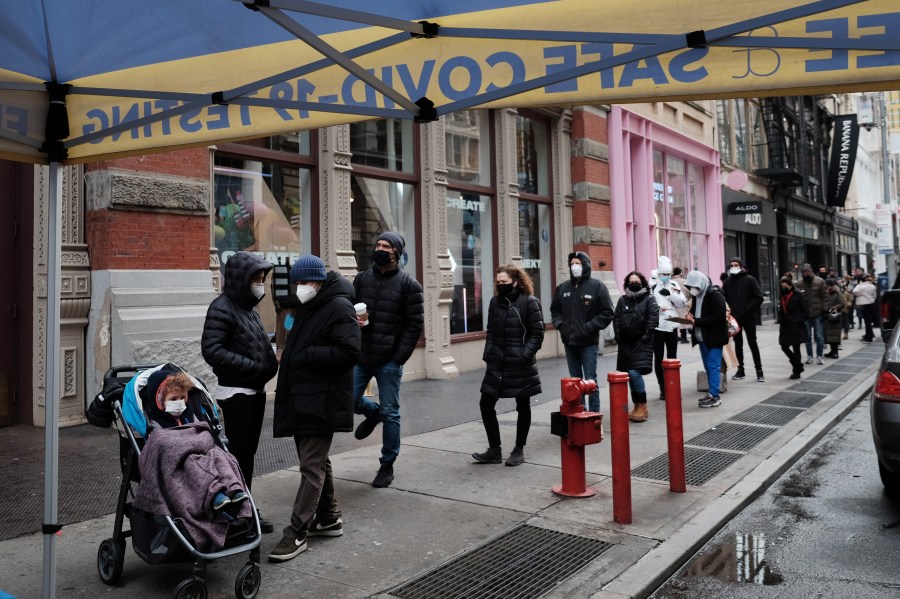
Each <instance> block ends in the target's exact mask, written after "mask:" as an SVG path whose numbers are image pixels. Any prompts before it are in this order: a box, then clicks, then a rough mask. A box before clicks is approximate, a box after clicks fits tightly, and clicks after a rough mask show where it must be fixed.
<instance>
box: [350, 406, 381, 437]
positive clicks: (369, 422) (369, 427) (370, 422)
mask: <svg viewBox="0 0 900 599" xmlns="http://www.w3.org/2000/svg"><path fill="white" fill-rule="evenodd" d="M379 422H381V412H378V415H377V416H371V417H368V416H367V417H366V419H365V420H363V421H362V422H360V423H359V426H357V427H356V430H355V431H354V432H353V436H354V437H356V438H357V439H359V440H360V441H362V440H363V439H365V438H366V437H368V436H369V435H371V434H372V431H374V430H375V427H376V426H378V423H379Z"/></svg>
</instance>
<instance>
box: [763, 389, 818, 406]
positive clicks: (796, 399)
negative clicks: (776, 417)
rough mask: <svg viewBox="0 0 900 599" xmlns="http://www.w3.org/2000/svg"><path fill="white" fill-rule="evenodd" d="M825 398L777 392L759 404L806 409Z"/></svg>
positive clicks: (790, 392)
mask: <svg viewBox="0 0 900 599" xmlns="http://www.w3.org/2000/svg"><path fill="white" fill-rule="evenodd" d="M823 397H825V396H824V395H823V394H821V393H794V392H793V391H779V392H778V393H776V394H775V395H773V396H772V397H770V398H769V399H767V400H765V401H761V402H759V403H760V405H763V404H765V405H775V406H785V407H788V408H801V409H804V410H805V409H806V408H809V407H812V406H814V405H816V404H817V403H819V402H820V401H822V398H823Z"/></svg>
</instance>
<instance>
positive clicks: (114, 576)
mask: <svg viewBox="0 0 900 599" xmlns="http://www.w3.org/2000/svg"><path fill="white" fill-rule="evenodd" d="M124 564H125V543H116V542H115V541H114V540H113V539H106V540H105V541H103V542H102V543H100V548H99V549H98V550H97V573H98V574H99V575H100V580H102V581H103V582H104V583H105V584H116V583H117V582H118V581H119V577H120V576H122V566H123V565H124Z"/></svg>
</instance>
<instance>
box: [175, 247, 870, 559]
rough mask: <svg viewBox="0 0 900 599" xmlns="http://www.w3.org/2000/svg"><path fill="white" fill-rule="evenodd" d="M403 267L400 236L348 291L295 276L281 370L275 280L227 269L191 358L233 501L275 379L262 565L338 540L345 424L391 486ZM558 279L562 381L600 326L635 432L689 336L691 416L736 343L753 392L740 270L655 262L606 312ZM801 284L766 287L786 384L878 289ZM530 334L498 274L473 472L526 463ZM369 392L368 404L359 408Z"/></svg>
mask: <svg viewBox="0 0 900 599" xmlns="http://www.w3.org/2000/svg"><path fill="white" fill-rule="evenodd" d="M404 252H405V240H404V239H403V237H402V236H401V235H400V234H398V233H396V232H392V231H386V232H384V233H382V234H381V235H380V236H379V237H378V239H377V240H376V244H375V247H374V250H373V254H372V263H373V266H372V267H371V268H370V269H367V270H364V271H362V272H360V273H359V274H358V275H357V276H356V277H355V279H354V281H353V283H352V284H351V283H350V282H349V281H348V280H346V279H345V278H344V277H343V276H341V275H340V274H339V273H337V272H334V271H328V270H327V269H326V267H325V264H324V262H323V261H322V259H321V258H319V257H317V256H313V255H306V256H302V257H301V258H300V259H299V260H297V261H296V262H295V263H294V265H293V268H292V269H291V271H290V278H291V282H292V283H294V284H296V296H297V300H298V302H299V304H298V306H297V307H296V308H295V309H294V310H293V314H292V317H293V325H292V326H291V328H290V331H289V335H288V337H287V341H286V343H285V346H284V349H283V351H282V352H281V354H280V356H279V357H276V355H275V352H274V351H273V348H272V345H271V343H270V340H269V338H268V335H267V334H266V333H265V329H264V327H263V325H262V322H261V320H260V317H259V314H258V312H257V310H256V306H257V304H258V303H259V302H260V301H261V300H262V298H263V297H264V295H265V279H266V275H267V274H268V273H269V272H270V271H271V270H272V268H273V266H272V265H271V264H269V263H268V262H266V261H264V260H262V259H261V258H258V257H257V256H255V255H253V254H251V253H248V252H238V253H236V254H234V255H233V256H232V257H231V258H230V259H229V261H228V262H227V263H226V265H225V269H224V273H223V274H224V286H223V287H224V288H223V293H222V294H221V295H220V296H219V297H218V298H216V299H215V300H214V301H213V302H212V304H211V305H210V307H209V310H208V313H207V318H206V323H205V326H204V331H203V338H202V353H203V357H204V359H205V360H206V361H207V362H208V363H209V364H210V366H212V368H213V372H214V373H215V375H216V376H217V378H218V387H217V390H216V392H215V395H214V399H215V400H216V401H217V402H218V404H219V405H220V406H221V409H222V414H223V416H224V420H225V422H224V428H225V433H226V436H227V438H228V440H229V448H230V451H231V453H232V454H233V455H234V463H235V464H236V465H237V467H239V470H240V472H239V474H240V477H236V478H235V480H236V481H238V479H240V481H241V484H242V485H245V487H243V486H237V483H236V486H235V488H236V489H237V491H240V490H241V489H243V488H246V490H247V491H249V490H250V487H251V484H252V479H253V464H254V458H255V454H256V450H257V447H258V444H259V439H260V435H261V432H262V425H263V420H264V414H265V401H266V396H265V392H264V387H265V385H266V384H267V383H268V382H269V381H270V380H271V379H272V378H273V377H274V376H275V375H276V373H277V375H278V378H277V387H276V391H275V404H274V409H275V413H274V423H273V431H272V432H273V435H274V436H275V437H292V438H293V440H294V444H295V446H296V450H297V459H298V463H299V471H300V475H301V479H300V483H299V486H298V489H297V493H296V498H295V500H294V504H293V507H292V510H291V517H290V521H289V522H288V523H287V524H286V525H285V526H284V527H283V529H282V539H281V540H280V541H279V542H278V543H277V544H276V545H275V546H274V548H273V549H272V550H271V551H270V553H269V556H268V557H269V560H270V561H273V562H283V561H287V560H290V559H293V558H294V557H296V556H297V555H299V554H300V553H302V552H303V551H305V550H306V548H307V538H308V537H315V536H322V537H337V536H341V535H342V534H343V520H342V513H341V511H340V509H339V507H338V501H337V497H336V496H335V489H334V481H333V472H332V468H331V461H330V458H329V453H330V450H331V444H332V440H333V437H334V434H335V433H340V432H350V431H353V414H354V413H356V414H361V415H363V416H364V419H363V420H362V422H361V423H360V424H359V425H358V426H357V428H356V429H355V431H354V436H355V437H356V438H357V439H365V438H366V437H368V436H369V435H370V434H372V432H374V431H375V429H376V428H377V427H378V425H379V424H380V425H382V448H381V457H380V460H379V468H378V472H377V473H376V475H375V478H374V480H373V481H372V486H373V487H375V488H385V487H388V486H389V485H390V484H391V483H392V481H393V479H394V470H393V467H394V463H395V461H396V459H397V457H398V456H399V453H400V439H401V434H400V432H401V429H400V387H401V382H402V376H403V366H404V364H405V363H406V362H407V360H409V358H410V357H411V356H412V354H413V351H414V349H415V346H416V343H417V342H418V340H419V337H420V335H421V333H422V329H423V326H424V304H423V291H422V286H421V285H420V284H419V282H418V281H416V280H415V278H414V277H413V276H412V275H411V274H409V273H407V272H405V271H404V270H403V268H402V263H403V257H404ZM567 267H568V274H569V277H568V278H567V279H566V280H564V281H563V282H561V283H560V284H559V286H558V287H557V288H556V290H555V293H554V295H553V299H552V302H551V305H550V310H549V312H550V315H551V319H552V323H553V325H554V327H555V328H556V329H557V330H558V331H559V333H560V337H561V341H562V343H563V346H564V348H565V355H566V363H567V367H568V371H569V375H570V376H572V377H578V378H584V379H593V380H596V378H597V360H598V353H599V352H598V346H599V343H600V335H601V332H602V331H603V330H604V329H606V328H607V327H608V326H609V325H610V324H611V325H612V326H613V334H614V338H615V341H616V343H617V345H618V352H617V359H616V369H617V370H620V371H623V372H627V373H628V383H629V389H630V394H631V401H632V404H633V408H632V410H631V412H630V413H629V420H631V421H632V422H636V423H641V422H645V421H647V420H648V418H649V416H650V410H649V407H648V402H647V389H646V386H645V382H644V377H645V376H646V375H649V374H650V373H651V372H654V373H655V375H656V380H657V384H658V386H659V399H660V400H663V401H665V400H666V392H665V385H664V380H663V371H662V361H663V359H665V358H668V359H674V358H676V357H677V350H678V345H679V343H680V342H684V339H683V338H682V335H683V334H686V333H687V332H688V331H690V334H691V343H692V345H695V346H698V348H699V353H700V357H701V361H702V364H703V368H704V371H705V374H706V392H705V394H704V395H703V396H702V397H701V398H699V400H698V406H699V407H700V408H715V407H718V406H719V405H721V397H720V392H721V389H722V387H723V383H724V380H723V378H722V377H723V376H724V374H726V373H727V367H726V362H725V359H724V358H723V355H725V356H726V357H727V355H728V353H729V349H730V348H731V347H733V348H734V356H735V358H734V361H735V364H734V366H736V367H737V370H736V372H735V374H734V376H732V380H735V381H739V380H742V379H744V378H746V372H745V362H744V352H743V341H744V340H745V339H746V341H747V345H748V347H749V350H750V354H751V356H752V360H753V367H754V369H755V372H756V381H758V382H765V375H764V373H763V365H762V357H761V354H760V349H759V346H758V343H757V337H756V326H757V325H758V324H759V323H760V307H761V305H762V302H763V295H762V293H761V291H760V286H759V283H758V281H757V280H756V279H755V278H754V277H752V276H751V275H750V274H749V273H747V271H746V270H745V268H744V262H743V260H742V259H741V258H740V257H735V258H732V259H731V260H730V261H729V263H728V272H727V273H723V275H722V277H721V281H722V283H723V284H722V286H721V287H720V286H717V285H713V283H712V281H711V280H710V278H709V276H708V275H707V274H705V273H703V272H700V271H698V270H691V271H690V272H688V273H687V275H686V276H685V277H682V276H681V272H682V271H681V270H680V269H678V268H675V267H674V266H673V264H672V261H671V260H670V259H669V258H668V257H666V256H660V257H659V258H658V262H657V269H656V270H655V271H654V272H653V273H652V277H651V278H650V279H648V278H647V277H646V276H645V275H644V274H643V273H641V272H638V271H632V272H629V273H628V274H627V275H626V277H625V279H624V280H623V281H622V286H623V287H622V288H623V292H622V295H621V296H620V297H619V299H618V302H617V303H616V306H615V308H613V305H612V301H611V299H610V294H609V290H608V289H607V288H606V286H605V285H604V284H603V282H602V281H600V280H599V279H598V278H595V277H592V276H591V274H592V270H591V260H590V257H589V256H588V255H587V254H586V253H584V252H573V253H571V254H569V256H568V262H567ZM800 271H801V274H802V277H801V278H800V279H799V280H796V281H795V280H794V278H793V276H792V275H790V274H788V275H785V276H783V277H782V278H781V279H780V290H781V295H780V297H779V299H778V302H777V322H778V327H779V338H778V340H779V341H778V342H779V345H780V346H781V349H782V351H783V352H784V354H785V355H786V356H787V357H788V360H789V362H790V364H791V371H792V372H791V375H790V378H791V379H798V378H800V376H801V373H802V372H803V371H804V362H803V359H802V352H801V346H802V345H806V361H805V364H812V363H813V361H814V360H816V361H817V362H818V363H819V364H822V363H823V361H824V358H825V357H828V358H837V357H838V351H839V349H840V343H841V340H842V339H847V332H848V330H849V329H852V328H853V327H854V318H853V317H854V309H856V310H857V312H856V316H857V318H856V321H857V322H858V323H859V327H860V328H863V327H865V336H864V337H863V340H865V341H871V340H873V339H874V334H873V331H872V329H873V324H874V319H875V316H877V315H874V316H873V313H874V306H875V299H876V288H875V286H874V284H873V281H874V279H873V277H872V276H871V275H865V274H864V273H858V272H857V273H854V276H853V277H846V278H840V279H839V278H837V277H836V276H833V273H829V272H827V271H826V272H824V273H823V274H824V275H825V277H824V278H822V277H820V276H817V275H816V273H815V272H813V270H812V267H811V266H810V265H809V264H804V265H803V267H802V268H801V269H800ZM544 329H545V325H544V318H543V308H542V306H541V302H540V300H539V299H538V298H537V297H536V296H535V295H534V284H533V282H532V280H531V277H530V276H529V274H528V273H527V272H526V271H525V270H524V269H523V268H521V267H520V266H518V265H515V264H506V265H503V266H500V267H499V268H497V269H496V270H495V272H494V289H493V297H492V298H491V300H490V305H489V308H488V316H487V326H486V338H485V345H484V353H483V356H482V359H483V361H484V363H485V373H484V378H483V380H482V384H481V389H480V392H481V397H480V400H479V407H480V411H481V419H482V423H483V425H484V430H485V434H486V437H487V444H488V446H487V449H485V450H484V451H481V452H475V453H473V454H472V458H473V460H474V462H475V463H479V464H501V463H505V464H506V465H507V466H512V467H515V466H518V465H520V464H522V463H524V462H525V459H526V458H525V446H526V443H527V440H528V433H529V429H530V427H531V401H532V398H533V397H534V396H535V395H537V394H539V393H541V379H540V373H539V371H538V368H537V361H536V356H537V354H538V352H539V351H540V349H541V346H542V343H543V340H544ZM732 340H733V341H732ZM813 340H815V351H813V347H814V346H813V345H812V343H813ZM825 343H828V345H829V349H830V351H829V353H828V354H825V353H824V344H825ZM373 378H374V379H375V380H376V381H377V384H378V398H379V401H378V402H375V401H373V400H372V399H370V398H369V397H367V396H366V395H365V389H366V388H367V386H368V385H369V383H370V381H371V379H373ZM504 397H507V398H514V399H515V402H516V411H517V422H516V429H515V438H514V442H513V448H512V450H511V451H510V452H509V453H508V454H507V455H506V456H505V458H506V459H505V460H504V454H503V451H502V448H501V447H502V439H501V433H500V427H499V423H498V420H497V412H496V405H497V402H498V400H499V399H500V398H504ZM176 399H177V398H176ZM175 403H176V404H177V401H176V402H175ZM176 407H177V406H176ZM584 407H585V408H586V409H587V410H590V411H595V412H596V411H600V409H601V401H600V395H599V392H596V393H594V394H591V395H590V396H588V397H587V398H586V403H585V405H584ZM237 491H236V492H237ZM226 499H227V501H223V502H222V503H223V505H224V504H229V503H235V504H237V503H239V500H235V499H234V497H232V496H226ZM260 524H261V528H262V532H264V533H270V532H273V531H274V525H273V524H272V523H270V522H269V521H268V520H265V519H263V518H262V517H261V516H260Z"/></svg>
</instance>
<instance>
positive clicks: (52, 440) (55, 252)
mask: <svg viewBox="0 0 900 599" xmlns="http://www.w3.org/2000/svg"><path fill="white" fill-rule="evenodd" d="M61 179H62V165H61V164H60V163H59V162H51V163H50V185H49V194H48V195H49V197H48V202H47V215H48V220H49V223H50V226H49V231H48V235H47V320H46V327H47V329H46V344H45V352H46V354H45V355H46V359H45V363H46V369H45V370H44V377H45V385H44V390H45V392H46V396H45V398H44V428H45V430H44V434H45V436H46V440H45V442H44V447H45V449H44V452H45V453H44V525H43V527H42V531H43V533H44V574H43V597H44V599H53V597H55V596H56V532H57V529H58V526H57V516H58V513H59V505H58V500H59V364H58V361H59V301H60V300H59V284H60V261H59V260H60V254H61V253H62V222H61V221H62V218H61V215H60V208H61V206H62V181H61Z"/></svg>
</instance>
